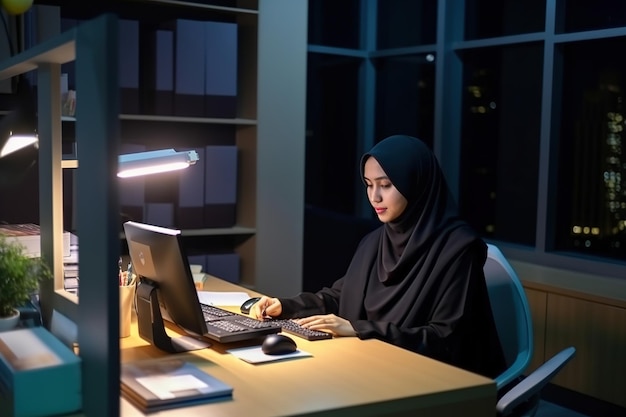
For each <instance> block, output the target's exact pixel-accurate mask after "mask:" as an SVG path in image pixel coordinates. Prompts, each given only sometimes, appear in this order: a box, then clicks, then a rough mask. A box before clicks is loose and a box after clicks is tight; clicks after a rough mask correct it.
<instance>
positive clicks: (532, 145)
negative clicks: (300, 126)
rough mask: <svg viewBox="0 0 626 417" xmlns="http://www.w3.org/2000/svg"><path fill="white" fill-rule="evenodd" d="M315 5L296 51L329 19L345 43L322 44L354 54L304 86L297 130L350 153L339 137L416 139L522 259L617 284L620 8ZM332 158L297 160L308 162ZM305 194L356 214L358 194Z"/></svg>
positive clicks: (624, 212) (625, 269) (489, 235)
mask: <svg viewBox="0 0 626 417" xmlns="http://www.w3.org/2000/svg"><path fill="white" fill-rule="evenodd" d="M311 3H316V2H311ZM322 3H323V4H324V5H325V8H324V10H323V13H324V17H323V19H321V20H320V19H319V17H320V16H317V15H314V14H311V15H310V19H311V21H310V26H311V30H312V31H314V32H315V31H321V32H320V33H317V32H316V33H317V34H316V38H314V39H311V40H310V43H312V44H315V43H316V42H317V41H318V38H319V37H320V36H321V33H322V32H325V33H326V35H328V36H330V37H332V36H334V35H333V32H336V31H337V28H334V27H327V26H328V25H327V23H328V22H329V21H334V22H338V21H341V22H343V24H344V25H345V26H346V28H342V29H341V30H342V33H343V35H344V39H343V40H337V39H333V40H330V39H325V41H326V44H327V45H330V46H332V45H335V46H336V45H343V46H344V47H345V46H346V45H359V46H360V49H358V50H354V49H351V50H346V51H343V52H342V51H337V56H335V57H334V60H335V61H337V60H338V56H339V55H345V56H344V58H345V60H346V62H350V70H349V71H346V68H347V67H346V68H343V69H339V67H337V66H336V67H335V69H333V70H328V71H326V73H325V76H324V77H319V76H318V74H316V73H313V74H312V78H310V80H309V82H310V84H309V90H308V94H309V95H311V96H312V97H313V98H314V99H315V100H317V102H315V103H316V104H315V105H312V106H311V107H310V108H309V109H308V112H310V113H311V114H310V115H309V116H310V117H309V122H311V121H312V120H313V119H312V118H311V116H312V115H314V116H315V126H318V127H319V126H324V131H325V132H332V135H334V137H335V139H333V142H332V143H333V144H334V145H333V149H341V152H344V153H345V155H351V154H350V151H348V150H347V149H343V145H339V144H338V143H337V140H341V141H345V142H346V143H348V146H354V149H353V152H354V153H356V154H357V155H358V154H359V152H358V151H359V150H362V149H368V148H369V147H370V146H371V145H372V144H373V143H375V142H377V141H378V140H380V139H382V138H384V137H385V136H388V135H390V134H397V133H405V134H409V135H415V136H418V137H420V138H421V139H423V140H425V141H426V142H427V143H429V144H430V145H431V146H432V147H433V149H435V150H436V152H437V153H438V156H439V158H440V160H442V161H443V163H442V167H443V168H444V170H445V171H446V176H447V177H448V178H449V180H450V181H449V182H450V183H451V184H452V186H453V190H454V192H455V196H456V197H457V200H458V202H459V208H460V211H461V215H462V216H463V217H464V218H465V219H466V220H468V221H469V223H470V224H472V226H474V228H475V229H476V230H478V231H479V232H480V233H481V234H482V235H483V236H484V237H485V238H486V239H488V240H493V241H495V242H497V243H498V244H499V245H500V246H501V247H504V248H506V249H507V250H508V252H509V253H510V254H514V255H515V257H518V258H519V259H521V260H529V261H531V262H538V263H541V264H545V265H547V266H554V267H561V268H576V269H577V270H578V271H581V272H591V273H598V272H599V271H598V268H599V267H600V268H601V270H602V271H601V272H600V273H604V274H606V275H611V276H614V277H624V276H626V262H625V259H626V256H625V255H626V248H625V246H626V186H625V185H624V183H623V180H624V175H626V157H625V156H624V155H625V151H626V149H625V148H624V140H625V139H624V137H623V130H624V129H625V128H626V126H625V125H624V123H625V122H624V120H625V119H626V109H625V108H624V102H623V100H624V89H625V88H626V75H624V74H626V64H623V63H622V61H623V59H622V57H621V55H622V51H623V50H624V48H625V47H626V2H623V1H620V0H598V1H595V2H577V1H574V0H556V1H546V0H531V1H519V0H465V1H463V0H461V1H446V2H438V1H435V0H385V1H382V0H379V1H373V0H361V1H360V2H359V1H350V2H348V3H349V4H350V8H351V10H352V15H351V16H349V17H348V16H347V15H346V13H347V6H346V4H344V3H341V5H339V4H338V3H340V2H330V3H328V2H322ZM320 10H321V9H320ZM326 14H333V17H329V16H327V15H326ZM357 15H358V16H359V17H358V18H357V17H356V16H357ZM355 19H356V20H358V21H359V22H356V21H355ZM323 24H326V26H324V25H323ZM438 25H444V26H443V27H438ZM357 27H358V28H359V29H358V30H357V29H355V28H357ZM347 28H350V29H347ZM348 32H349V33H350V35H349V36H348V35H346V34H347V33H348ZM357 33H358V35H359V40H358V41H355V40H354V37H353V36H354V35H355V34H357ZM326 35H324V36H326ZM438 36H442V37H438ZM314 52H320V51H319V50H313V52H311V53H310V54H309V57H310V58H312V59H313V61H314V63H319V62H320V61H319V57H315V53H314ZM322 52H323V51H322ZM344 52H345V53H344ZM313 98H310V102H309V103H314V102H313V101H311V100H313ZM363 98H365V99H363ZM355 102H356V104H355ZM338 103H340V104H338ZM345 106H352V108H351V109H347V108H345ZM310 125H311V126H313V124H310ZM318 130H319V129H318ZM336 132H345V134H344V133H336ZM353 134H354V135H353ZM316 135H317V132H316ZM324 136H327V135H326V134H324ZM328 136H329V137H330V136H331V135H328ZM354 137H356V142H355V143H352V142H351V141H352V140H353V138H354ZM329 146H330V145H327V147H326V149H330V147H329ZM307 152H308V149H307ZM336 155H337V153H336V152H332V153H328V152H325V151H324V152H320V151H319V150H318V151H317V153H315V154H313V153H311V154H307V167H315V166H322V165H323V164H324V163H326V162H327V161H333V160H334V158H335V157H336ZM350 158H353V159H351V160H350V159H346V160H350V161H355V162H356V158H354V157H353V156H351V157H350ZM332 163H335V162H332ZM356 168H357V167H356V165H354V166H353V167H352V168H349V169H348V171H349V170H350V169H352V170H353V171H354V172H356ZM337 172H339V171H337ZM309 173H310V169H309V168H307V190H308V189H309V188H308V187H310V186H311V187H312V186H313V185H314V183H315V182H316V181H315V178H309ZM341 175H348V176H351V178H352V181H355V182H358V181H359V179H358V176H354V175H353V174H348V173H347V171H346V172H343V173H341ZM316 185H317V186H318V188H317V191H318V193H317V194H313V193H308V194H307V195H315V197H316V199H317V200H318V201H324V200H325V198H326V197H328V196H332V197H333V198H335V197H337V198H339V199H351V201H342V202H341V204H339V203H338V202H337V201H335V202H334V203H333V204H337V205H339V206H340V207H342V208H348V209H349V208H353V209H354V211H353V212H352V214H354V215H360V213H364V211H363V210H360V211H359V207H360V206H359V203H358V201H356V200H357V199H358V197H359V196H358V195H356V194H354V193H352V194H351V193H345V194H344V195H342V196H338V195H337V194H336V193H333V191H327V190H322V189H321V187H319V184H316ZM343 185H345V186H348V185H347V184H343ZM326 188H328V187H326ZM355 201H356V202H355ZM361 204H362V202H361ZM330 208H332V207H330ZM573 265H575V266H573Z"/></svg>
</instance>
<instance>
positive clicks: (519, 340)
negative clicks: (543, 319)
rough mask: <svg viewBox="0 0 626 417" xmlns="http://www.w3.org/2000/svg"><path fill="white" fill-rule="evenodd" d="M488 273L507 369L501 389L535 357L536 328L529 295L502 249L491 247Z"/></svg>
mask: <svg viewBox="0 0 626 417" xmlns="http://www.w3.org/2000/svg"><path fill="white" fill-rule="evenodd" d="M487 247H488V252H487V261H486V262H485V266H484V271H485V279H486V282H487V290H488V292H489V300H490V302H491V309H492V311H493V316H494V319H495V322H496V327H497V330H498V337H499V338H500V343H501V344H502V349H503V350H504V357H505V360H506V364H507V369H506V370H505V371H504V372H503V373H502V374H500V375H499V376H498V377H496V378H495V381H496V386H497V388H498V390H500V389H501V388H502V387H504V386H506V385H507V384H509V383H510V382H511V381H513V380H514V379H515V378H517V377H519V376H521V375H523V372H524V371H525V370H526V368H527V367H528V365H529V363H530V360H531V358H532V352H533V325H532V316H531V314H530V308H529V306H528V300H527V299H526V293H525V292H524V288H523V287H522V283H521V281H520V280H519V277H518V276H517V273H516V272H515V271H514V270H513V267H511V264H509V262H508V261H507V260H506V258H505V257H504V255H503V254H502V252H501V251H500V249H498V247H496V246H494V245H492V244H488V245H487Z"/></svg>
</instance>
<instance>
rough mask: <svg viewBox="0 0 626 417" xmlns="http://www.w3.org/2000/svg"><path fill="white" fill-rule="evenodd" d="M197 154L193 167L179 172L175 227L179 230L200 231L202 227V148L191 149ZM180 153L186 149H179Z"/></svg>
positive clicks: (203, 162) (203, 155) (203, 177)
mask: <svg viewBox="0 0 626 417" xmlns="http://www.w3.org/2000/svg"><path fill="white" fill-rule="evenodd" d="M193 149H194V150H195V151H196V152H197V153H198V161H196V163H195V164H194V165H191V166H190V167H188V168H186V169H183V170H182V171H180V176H179V182H178V204H177V208H176V225H177V226H178V227H179V228H181V229H201V228H203V227H204V179H205V168H204V166H205V160H204V159H205V152H204V148H198V149H196V148H193ZM178 150H180V151H185V150H188V149H184V148H179V149H178Z"/></svg>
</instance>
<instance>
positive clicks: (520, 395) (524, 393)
mask: <svg viewBox="0 0 626 417" xmlns="http://www.w3.org/2000/svg"><path fill="white" fill-rule="evenodd" d="M575 353H576V349H575V348H574V347H572V346H570V347H567V348H565V349H563V350H562V351H560V352H559V353H557V354H556V355H554V356H553V357H552V358H550V359H549V360H548V361H547V362H544V363H543V364H542V365H541V366H540V367H539V368H537V369H535V370H534V371H533V372H532V373H531V374H530V375H528V376H527V377H526V378H524V379H523V380H522V381H521V382H519V383H518V384H516V385H514V386H513V387H512V388H511V389H509V390H508V391H507V392H506V394H504V395H503V396H502V398H500V400H498V402H497V404H496V415H497V416H498V417H509V416H516V417H532V416H534V415H535V414H536V413H537V410H538V409H539V404H540V399H541V390H542V389H543V387H545V386H546V385H547V384H548V382H550V380H551V379H552V377H554V376H555V375H556V374H557V373H558V372H559V371H560V370H561V368H563V367H564V366H565V364H566V363H567V362H569V360H570V359H572V358H573V357H574V354H575Z"/></svg>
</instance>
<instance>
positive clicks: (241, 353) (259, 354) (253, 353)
mask: <svg viewBox="0 0 626 417" xmlns="http://www.w3.org/2000/svg"><path fill="white" fill-rule="evenodd" d="M226 352H228V353H230V354H231V355H234V356H236V357H238V358H239V359H241V360H242V361H246V362H248V363H266V362H276V361H284V360H286V359H298V358H308V357H312V356H313V355H311V354H310V353H309V352H304V351H302V350H299V349H298V350H296V351H295V352H292V353H286V354H284V355H268V354H265V353H263V351H262V350H261V347H260V346H250V347H243V348H237V349H230V350H227V351H226Z"/></svg>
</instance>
